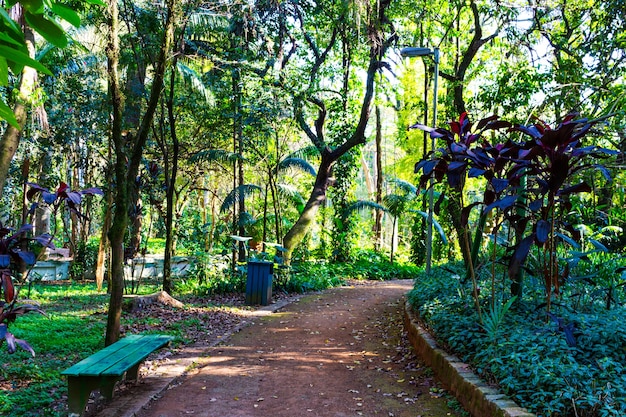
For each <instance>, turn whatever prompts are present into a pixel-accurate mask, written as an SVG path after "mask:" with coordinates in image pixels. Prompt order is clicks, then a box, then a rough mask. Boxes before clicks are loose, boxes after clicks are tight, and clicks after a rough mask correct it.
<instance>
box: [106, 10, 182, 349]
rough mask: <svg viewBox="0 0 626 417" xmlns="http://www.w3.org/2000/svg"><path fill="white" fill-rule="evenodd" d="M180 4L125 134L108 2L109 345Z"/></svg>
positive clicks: (168, 15)
mask: <svg viewBox="0 0 626 417" xmlns="http://www.w3.org/2000/svg"><path fill="white" fill-rule="evenodd" d="M177 7H179V2H177V1H175V0H167V1H166V2H165V21H164V24H163V32H162V37H161V39H162V41H161V45H160V48H159V54H158V57H157V60H156V62H155V63H154V68H153V72H152V86H151V89H150V94H149V96H148V102H147V104H146V109H145V111H144V113H143V117H142V118H141V124H140V127H139V129H138V131H137V132H136V133H127V134H125V135H124V134H123V132H122V120H123V96H122V87H121V84H120V78H119V72H118V71H119V68H118V67H119V53H120V46H119V8H118V5H117V1H115V0H110V1H109V3H108V15H109V43H108V46H107V62H108V80H109V93H110V95H111V104H112V107H113V117H112V127H111V141H112V142H113V151H114V159H115V161H114V166H115V169H114V178H115V185H116V188H115V197H114V204H115V210H114V214H113V220H112V223H111V229H110V231H109V239H110V242H111V269H112V280H111V297H110V302H109V309H108V316H107V329H106V336H105V344H106V345H110V344H112V343H114V342H116V341H117V340H118V339H119V336H120V321H121V315H122V296H123V291H124V237H125V235H126V230H127V226H128V207H129V203H130V193H129V187H130V186H131V185H132V183H133V182H134V180H135V178H136V177H137V173H138V171H139V165H140V163H141V157H142V154H143V148H144V145H145V143H146V141H147V139H148V136H149V134H150V130H151V127H152V120H153V117H154V114H155V112H156V109H157V105H158V103H159V99H160V97H161V92H162V90H163V80H164V77H165V73H166V70H167V68H168V65H169V64H170V62H169V54H170V53H171V49H172V42H173V39H174V28H175V23H176V22H175V17H176V16H177V13H176V8H177Z"/></svg>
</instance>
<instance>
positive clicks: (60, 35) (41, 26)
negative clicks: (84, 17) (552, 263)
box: [24, 11, 67, 48]
mask: <svg viewBox="0 0 626 417" xmlns="http://www.w3.org/2000/svg"><path fill="white" fill-rule="evenodd" d="M24 17H25V18H26V22H27V23H28V24H29V25H30V26H31V27H32V28H33V29H35V30H36V31H37V33H39V34H40V35H41V36H43V38H44V39H45V40H47V41H48V42H50V43H51V44H53V45H55V46H58V47H59V48H65V47H66V46H67V36H65V31H64V30H63V29H62V28H61V26H59V24H58V23H56V22H54V21H52V20H50V19H48V18H47V17H46V16H44V15H43V14H39V13H31V12H28V11H25V12H24Z"/></svg>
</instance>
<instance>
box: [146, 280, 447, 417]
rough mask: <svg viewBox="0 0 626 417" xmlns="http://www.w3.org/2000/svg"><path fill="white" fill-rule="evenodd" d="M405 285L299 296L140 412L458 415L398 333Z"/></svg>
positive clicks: (276, 416)
mask: <svg viewBox="0 0 626 417" xmlns="http://www.w3.org/2000/svg"><path fill="white" fill-rule="evenodd" d="M411 288H412V282H411V281H410V280H409V281H406V280H405V281H387V282H367V283H363V284H357V285H354V286H346V287H340V288H334V289H331V290H327V291H324V292H321V293H316V294H311V295H307V296H303V297H302V298H300V299H299V300H297V301H295V302H293V303H291V304H289V305H287V306H285V307H284V308H282V309H280V310H279V311H277V312H275V313H274V314H271V315H267V316H265V317H262V318H257V319H255V322H254V324H252V325H250V326H247V327H244V328H243V329H242V330H241V331H239V332H238V333H235V334H233V335H232V336H231V337H230V338H228V340H227V341H226V342H225V343H222V344H220V345H218V346H215V347H213V348H211V349H209V350H207V351H205V354H204V357H203V358H200V359H199V360H198V366H197V367H196V368H195V369H194V370H192V371H191V372H189V373H188V375H187V376H186V377H184V378H182V379H179V380H177V381H176V383H175V384H173V385H171V386H170V387H169V388H168V389H167V390H165V391H164V392H163V393H162V394H161V395H160V396H159V397H158V398H156V399H155V400H154V401H152V402H151V404H150V405H149V406H148V407H144V410H142V411H141V413H139V414H138V417H179V416H203V417H226V416H241V417H247V416H264V417H265V416H267V417H298V416H315V417H318V416H319V417H323V416H329V417H331V416H332V417H342V416H385V417H389V416H392V417H404V416H406V417H408V416H411V417H416V416H421V417H440V416H454V415H458V414H457V413H456V411H454V410H452V409H450V408H449V407H448V404H447V403H448V400H449V398H446V396H445V395H444V392H443V390H442V389H441V388H440V387H439V385H438V383H437V381H435V380H434V379H433V377H432V372H431V371H430V370H429V369H427V368H425V367H424V366H423V365H422V364H421V363H420V361H419V359H417V358H416V357H415V356H414V354H413V352H412V350H411V349H410V348H409V346H408V342H407V341H406V339H405V338H404V335H403V329H402V310H403V296H404V294H406V293H407V292H408V291H409V290H410V289H411Z"/></svg>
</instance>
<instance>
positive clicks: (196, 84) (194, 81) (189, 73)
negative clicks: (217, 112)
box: [176, 61, 215, 104]
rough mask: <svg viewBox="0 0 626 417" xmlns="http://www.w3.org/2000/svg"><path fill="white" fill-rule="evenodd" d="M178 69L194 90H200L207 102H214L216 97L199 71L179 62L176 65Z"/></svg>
mask: <svg viewBox="0 0 626 417" xmlns="http://www.w3.org/2000/svg"><path fill="white" fill-rule="evenodd" d="M176 69H178V73H179V74H180V75H181V77H182V78H183V81H184V82H185V83H186V84H189V85H191V87H192V88H193V90H194V91H196V92H198V93H199V94H200V95H201V96H202V97H203V98H204V102H205V103H207V104H213V103H214V102H215V97H214V96H213V92H212V91H211V89H210V88H207V86H206V85H204V83H203V82H202V78H201V75H200V74H198V72H196V71H194V70H193V69H191V68H190V67H188V66H187V65H185V64H183V63H181V62H180V61H179V62H178V65H177V66H176Z"/></svg>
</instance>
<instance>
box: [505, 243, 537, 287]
mask: <svg viewBox="0 0 626 417" xmlns="http://www.w3.org/2000/svg"><path fill="white" fill-rule="evenodd" d="M534 240H535V235H530V236H526V237H525V238H524V239H522V240H521V241H520V242H519V244H518V245H517V246H516V248H515V251H514V252H513V255H511V260H510V262H509V278H511V279H515V277H517V276H518V274H519V272H520V269H521V268H522V265H524V262H526V258H527V257H528V253H529V252H530V247H531V246H532V243H533V241H534Z"/></svg>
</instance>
